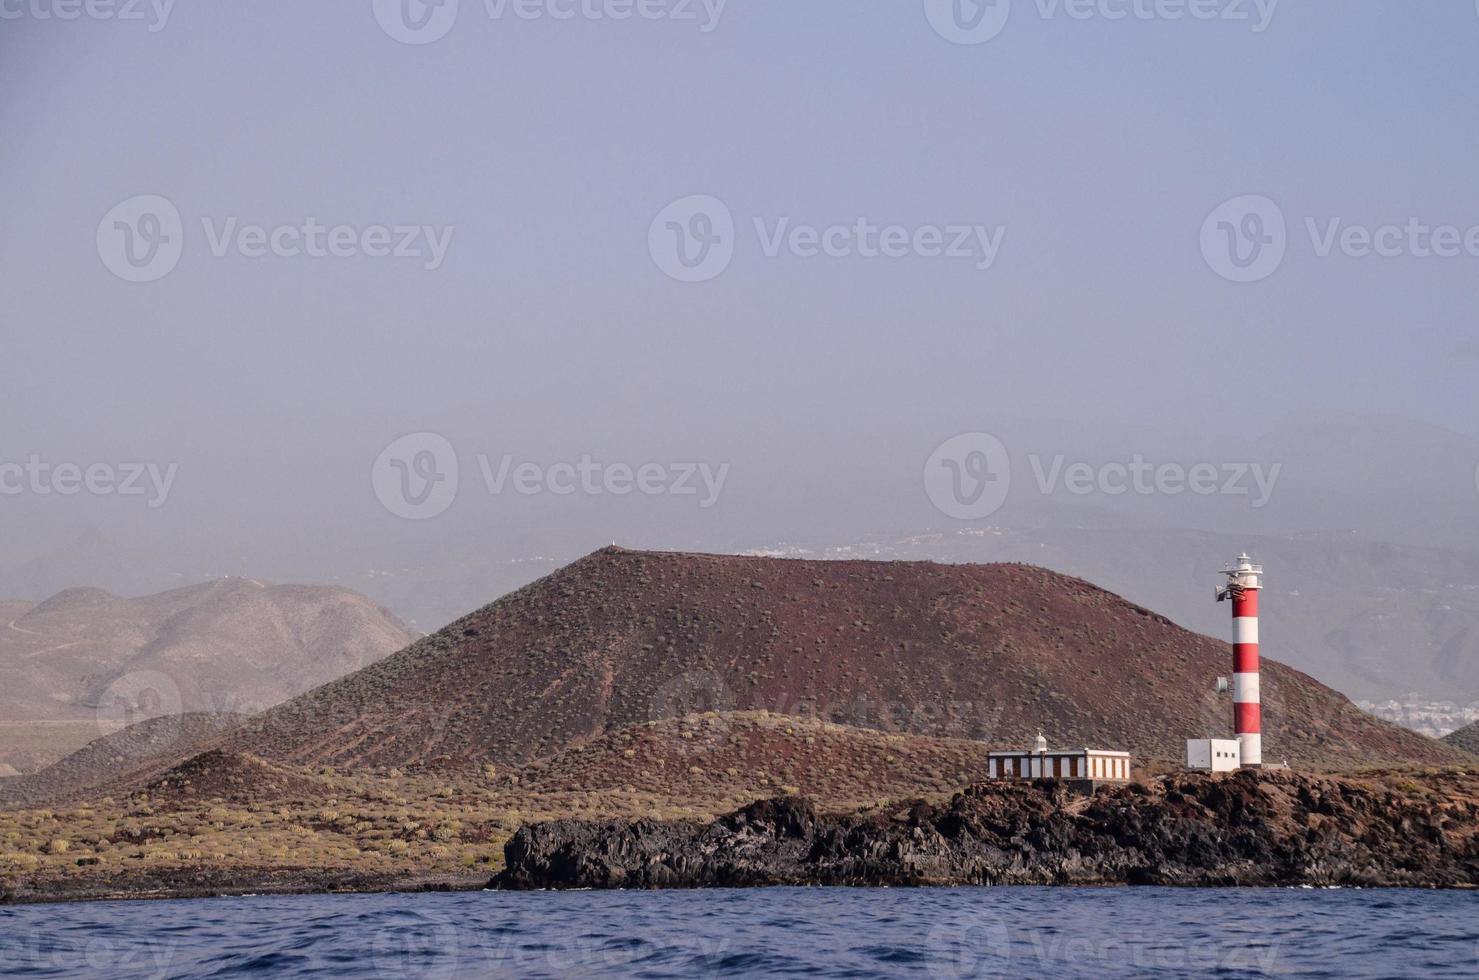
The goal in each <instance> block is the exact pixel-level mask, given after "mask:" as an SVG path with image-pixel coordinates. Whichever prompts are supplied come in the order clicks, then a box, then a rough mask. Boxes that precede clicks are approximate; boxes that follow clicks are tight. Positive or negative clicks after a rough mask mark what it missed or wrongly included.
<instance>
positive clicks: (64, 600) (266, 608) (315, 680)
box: [0, 578, 416, 771]
mask: <svg viewBox="0 0 1479 980" xmlns="http://www.w3.org/2000/svg"><path fill="white" fill-rule="evenodd" d="M0 615H3V620H0V722H6V723H18V722H48V723H53V724H52V727H53V728H54V727H55V723H60V722H79V723H84V725H86V726H91V730H90V731H88V729H87V728H85V727H84V728H83V729H81V731H82V732H85V733H86V734H85V735H83V737H82V739H81V741H70V740H69V741H67V742H66V743H65V744H59V746H58V751H56V752H55V753H54V754H52V755H50V757H43V758H41V759H39V760H38V759H37V758H36V755H37V753H36V752H35V751H34V743H35V741H36V738H35V737H34V736H33V735H31V734H30V733H28V732H27V731H25V729H24V727H23V726H18V725H13V724H12V725H10V726H8V727H6V728H4V729H3V730H0V763H7V762H8V763H11V764H12V765H14V766H15V768H16V769H18V770H21V771H26V770H28V769H35V768H39V766H38V765H37V763H38V761H39V762H40V764H41V765H45V764H48V763H50V762H53V761H55V760H57V759H60V758H62V757H63V756H64V755H66V754H67V753H68V752H71V751H73V750H74V749H76V748H79V747H81V745H83V744H85V743H86V741H87V740H88V739H90V738H96V737H97V736H98V735H102V734H107V733H109V732H111V731H114V730H117V729H120V728H123V727H125V726H127V725H130V724H133V723H135V722H137V721H140V720H143V719H147V718H150V717H158V716H160V715H169V714H179V713H183V712H212V713H219V712H238V713H243V714H249V713H253V712H257V711H261V710H263V709H265V708H267V707H269V706H271V705H274V704H277V703H279V702H282V701H285V700H287V699H288V698H291V697H295V696H297V695H299V694H302V693H303V692H304V691H308V690H311V689H312V688H314V687H317V686H318V685H320V684H323V683H325V682H326V681H330V680H333V679H334V678H336V677H341V676H343V675H344V674H347V673H350V672H352V671H355V670H358V669H360V668H361V667H364V666H366V665H367V664H371V663H374V662H375V661H376V660H379V659H381V658H382V657H385V656H387V655H389V654H391V653H394V652H395V651H396V650H400V649H402V648H403V647H405V646H406V645H407V644H409V643H410V642H412V641H413V640H414V639H415V638H416V635H415V634H414V633H413V632H411V630H410V629H409V628H408V627H406V626H405V625H404V624H403V623H401V622H400V621H399V620H397V619H396V618H395V617H394V616H392V615H391V614H390V613H388V612H387V611H385V610H384V609H382V608H380V607H379V606H377V605H375V604H374V603H373V602H371V601H370V600H369V599H367V598H365V597H364V596H362V595H359V594H358V593H354V592H350V591H348V590H346V589H340V588H333V587H326V586H306V585H270V584H267V583H263V582H257V581H254V580H251V579H240V578H232V579H218V580H216V581H212V582H207V583H204V584H201V585H192V586H188V587H186V588H181V589H174V590H171V591H169V592H163V593H160V594H158V595H150V596H143V597H140V598H135V599H124V598H120V597H118V596H115V595H112V594H110V593H108V592H105V591H103V590H102V589H94V588H85V589H68V590H66V591H64V592H60V593H57V594H56V595H54V596H52V597H51V598H50V599H48V600H46V601H45V602H43V603H40V604H38V605H29V604H21V603H6V604H4V612H3V614H0ZM49 730H50V729H47V728H45V727H43V728H42V729H41V731H49Z"/></svg>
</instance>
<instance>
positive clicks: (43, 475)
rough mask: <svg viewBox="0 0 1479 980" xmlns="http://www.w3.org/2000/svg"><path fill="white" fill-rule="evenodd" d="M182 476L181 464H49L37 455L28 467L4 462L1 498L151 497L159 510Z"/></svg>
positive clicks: (0, 471) (0, 466)
mask: <svg viewBox="0 0 1479 980" xmlns="http://www.w3.org/2000/svg"><path fill="white" fill-rule="evenodd" d="M179 473H180V464H179V463H169V464H167V465H161V464H159V463H88V464H83V463H49V462H47V461H46V460H44V459H42V458H41V457H40V456H38V455H36V454H34V453H33V454H32V455H31V456H30V457H28V458H27V459H26V461H25V462H24V463H21V462H15V461H13V460H6V461H0V495H3V496H7V497H18V496H20V495H22V494H32V495H34V496H37V497H50V496H52V495H53V494H55V495H57V496H60V497H73V496H76V495H77V494H79V493H86V494H88V495H89V496H92V497H147V498H148V500H147V501H146V503H147V506H148V507H149V509H150V510H156V509H158V508H160V507H163V506H164V505H165V503H166V502H167V501H168V500H169V494H170V490H171V489H172V488H173V487H174V485H175V478H176V477H177V476H179Z"/></svg>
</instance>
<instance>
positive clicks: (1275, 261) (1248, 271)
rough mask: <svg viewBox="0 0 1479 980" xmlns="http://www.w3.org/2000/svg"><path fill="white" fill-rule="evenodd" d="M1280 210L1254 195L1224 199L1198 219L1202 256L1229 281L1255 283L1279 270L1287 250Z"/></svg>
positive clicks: (1272, 203)
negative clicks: (1200, 228) (1201, 219)
mask: <svg viewBox="0 0 1479 980" xmlns="http://www.w3.org/2000/svg"><path fill="white" fill-rule="evenodd" d="M1288 244H1289V233H1288V227H1287V225H1286V224H1285V221H1284V212H1283V210H1282V209H1281V208H1280V207H1279V206H1278V205H1277V204H1275V203H1274V202H1273V201H1271V200H1269V199H1268V198H1266V197H1263V196H1262V195H1258V194H1248V195H1244V196H1242V197H1235V198H1232V199H1231V200H1229V201H1224V202H1223V203H1222V204H1220V205H1218V206H1217V207H1216V208H1215V209H1213V211H1212V213H1211V214H1209V215H1207V220H1206V221H1204V222H1202V257H1203V258H1204V259H1206V261H1207V265H1208V266H1209V267H1210V268H1211V269H1212V271H1213V272H1215V273H1217V274H1218V275H1219V276H1221V277H1222V278H1224V279H1226V280H1228V281H1229V282H1240V283H1247V282H1259V281H1261V280H1263V279H1267V278H1268V277H1269V276H1271V275H1273V274H1274V273H1275V272H1277V271H1278V270H1279V266H1281V265H1283V263H1284V254H1285V252H1286V251H1287V249H1288Z"/></svg>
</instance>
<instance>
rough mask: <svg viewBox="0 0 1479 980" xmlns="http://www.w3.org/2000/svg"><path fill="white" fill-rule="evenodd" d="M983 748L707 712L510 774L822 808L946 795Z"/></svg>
mask: <svg viewBox="0 0 1479 980" xmlns="http://www.w3.org/2000/svg"><path fill="white" fill-rule="evenodd" d="M987 752H988V746H987V745H985V744H984V743H982V742H974V741H969V740H966V739H953V738H931V737H928V736H923V735H890V734H885V733H883V732H876V731H869V730H866V729H861V728H848V727H846V726H843V725H833V724H829V723H827V722H821V721H815V720H811V719H806V718H797V717H795V716H792V715H777V714H771V713H769V712H764V711H756V712H707V713H704V714H696V715H688V716H687V717H684V718H681V719H672V718H670V719H666V720H663V721H655V722H648V723H646V724H643V725H633V726H632V727H630V728H623V729H620V730H619V731H615V732H612V733H610V734H608V735H604V736H602V737H601V738H598V739H596V740H594V741H592V742H588V743H586V744H584V745H580V746H576V747H573V748H570V749H566V750H565V751H564V752H561V753H559V754H558V755H556V756H554V757H553V758H551V759H547V760H543V761H540V762H536V763H533V764H532V765H530V766H528V767H526V768H525V769H524V770H523V771H521V772H520V773H519V781H518V785H519V786H520V787H521V788H522V789H523V790H525V791H526V792H529V793H603V792H608V791H620V792H626V793H641V794H647V795H651V796H654V797H665V798H668V799H671V800H675V801H676V800H687V801H694V800H698V801H709V800H715V799H744V800H751V799H757V798H760V797H763V796H765V795H766V794H774V793H777V792H787V793H800V794H802V795H805V796H807V797H809V798H811V799H814V800H817V801H819V802H824V803H826V804H827V805H848V804H851V805H859V804H863V803H870V802H874V801H878V800H889V799H897V798H900V797H904V796H920V795H927V794H931V793H952V792H955V791H956V790H958V789H959V788H960V787H961V786H965V785H967V784H969V783H972V782H977V781H979V780H981V779H982V778H984V776H985V774H986V771H987V768H986V754H987Z"/></svg>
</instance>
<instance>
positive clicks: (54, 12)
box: [0, 0, 175, 34]
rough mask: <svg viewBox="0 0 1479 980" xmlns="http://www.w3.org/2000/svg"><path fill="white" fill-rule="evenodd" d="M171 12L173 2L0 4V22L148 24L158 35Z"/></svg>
mask: <svg viewBox="0 0 1479 980" xmlns="http://www.w3.org/2000/svg"><path fill="white" fill-rule="evenodd" d="M174 9H175V0H0V20H22V19H27V18H28V19H30V20H80V19H81V18H83V17H86V18H87V19H88V20H116V21H148V22H149V33H150V34H158V33H159V32H160V31H162V30H164V29H165V27H167V26H168V25H169V15H170V14H171V13H173V12H174Z"/></svg>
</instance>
